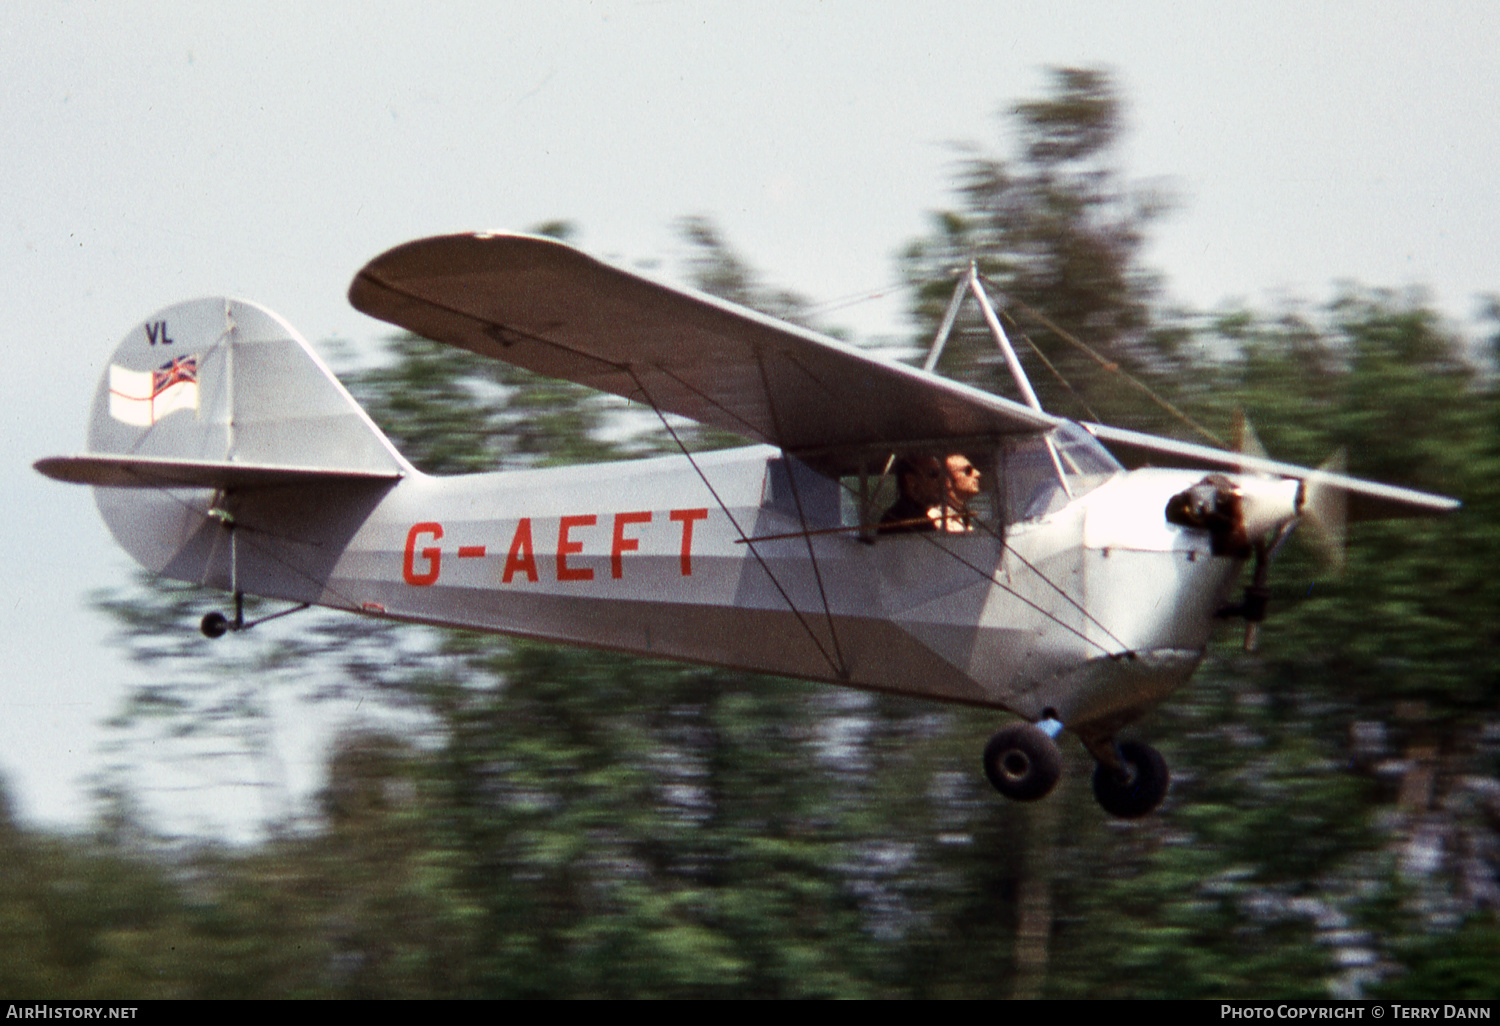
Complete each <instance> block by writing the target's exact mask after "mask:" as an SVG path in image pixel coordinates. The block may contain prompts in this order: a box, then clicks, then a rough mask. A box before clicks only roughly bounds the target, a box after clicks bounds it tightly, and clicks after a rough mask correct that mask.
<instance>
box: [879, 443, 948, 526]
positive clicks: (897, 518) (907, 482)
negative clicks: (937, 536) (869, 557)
mask: <svg viewBox="0 0 1500 1026" xmlns="http://www.w3.org/2000/svg"><path fill="white" fill-rule="evenodd" d="M893 472H894V473H895V475H896V490H897V491H898V492H899V493H900V498H898V499H897V500H896V501H895V503H894V504H893V505H892V506H891V508H890V509H888V510H886V511H885V516H883V517H881V518H880V528H879V530H880V533H881V534H905V533H908V532H913V531H936V530H937V517H938V514H939V513H940V512H941V506H942V503H943V492H944V489H945V487H946V486H945V484H944V479H945V478H946V477H947V474H946V473H945V471H944V468H943V464H941V463H940V462H938V458H937V457H936V456H910V457H902V458H901V459H899V460H897V461H896V466H895V467H894V470H893Z"/></svg>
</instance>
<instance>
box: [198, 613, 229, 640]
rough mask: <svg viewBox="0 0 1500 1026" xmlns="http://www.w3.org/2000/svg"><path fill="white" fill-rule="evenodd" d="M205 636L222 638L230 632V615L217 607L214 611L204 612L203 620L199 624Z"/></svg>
mask: <svg viewBox="0 0 1500 1026" xmlns="http://www.w3.org/2000/svg"><path fill="white" fill-rule="evenodd" d="M198 629H199V630H201V631H202V632H203V636H204V637H205V638H222V637H223V636H224V635H225V634H227V633H228V632H229V617H227V616H225V615H224V614H223V613H221V612H219V611H218V610H217V609H216V610H214V611H213V612H212V613H204V614H203V622H202V623H200V624H199V625H198Z"/></svg>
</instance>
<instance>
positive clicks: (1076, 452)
mask: <svg viewBox="0 0 1500 1026" xmlns="http://www.w3.org/2000/svg"><path fill="white" fill-rule="evenodd" d="M1049 442H1050V443H1051V444H1050V445H1049V444H1048V443H1049ZM1124 469H1125V468H1124V467H1122V466H1121V465H1120V464H1119V462H1118V461H1117V460H1116V459H1115V458H1114V457H1113V456H1111V455H1110V454H1109V451H1108V450H1107V449H1105V448H1104V446H1102V445H1100V444H1099V442H1098V441H1097V440H1096V439H1095V438H1094V436H1093V435H1091V434H1089V433H1088V432H1087V431H1085V430H1084V429H1083V428H1081V427H1079V426H1078V425H1077V424H1074V423H1072V422H1070V421H1065V422H1064V423H1062V424H1059V425H1058V426H1057V427H1056V428H1054V429H1053V431H1052V432H1051V433H1050V434H1048V435H1045V436H1041V437H1038V436H1035V435H1033V436H1031V437H1027V438H1020V439H1015V440H1013V441H1011V442H1010V443H1008V444H1007V445H1006V447H1005V479H1004V488H1005V512H1006V519H1007V520H1009V521H1011V522H1012V523H1014V522H1015V521H1018V520H1033V519H1035V518H1037V517H1044V516H1046V515H1047V514H1049V513H1053V512H1055V511H1057V510H1059V509H1061V508H1062V507H1063V506H1064V505H1066V504H1067V503H1068V501H1069V500H1070V499H1076V498H1078V497H1079V496H1081V495H1086V494H1087V493H1089V492H1091V491H1093V490H1094V489H1095V488H1098V487H1099V486H1100V485H1101V484H1103V483H1104V482H1105V481H1107V480H1109V479H1110V478H1111V477H1113V476H1114V475H1115V474H1118V473H1120V472H1121V471H1123V470H1124ZM1058 471H1061V472H1062V478H1059V477H1058ZM1064 480H1066V485H1065V484H1064Z"/></svg>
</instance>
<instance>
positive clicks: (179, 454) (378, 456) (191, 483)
mask: <svg viewBox="0 0 1500 1026" xmlns="http://www.w3.org/2000/svg"><path fill="white" fill-rule="evenodd" d="M36 466H37V469H38V470H40V471H41V472H42V473H44V474H46V475H47V476H49V477H53V478H57V479H59V480H63V481H73V482H77V483H80V484H90V485H94V486H95V489H96V490H95V497H96V499H97V501H98V504H99V510H100V513H101V514H103V516H104V520H105V522H106V523H107V524H108V525H109V528H110V531H111V532H112V533H113V534H114V536H115V538H116V540H117V541H119V543H120V544H121V545H122V546H123V547H124V548H125V549H126V551H128V552H130V554H131V555H132V556H134V557H135V558H136V559H137V560H138V561H139V562H140V563H141V564H142V565H144V566H146V567H147V568H148V569H150V570H153V571H156V572H158V573H164V574H166V575H167V576H172V577H178V578H179V579H183V580H199V581H201V582H203V583H210V584H219V586H223V584H222V583H220V582H219V581H218V578H219V577H221V576H223V574H222V573H220V572H218V570H216V569H215V567H216V566H218V565H219V564H220V563H221V561H220V560H218V559H216V558H215V557H214V555H213V552H212V551H211V550H213V549H215V548H217V547H218V546H217V531H219V530H221V529H222V521H223V519H224V517H225V516H226V515H227V511H228V510H229V508H230V507H234V506H240V505H243V504H244V503H246V502H252V503H253V502H257V501H258V502H259V505H260V506H265V505H266V504H267V501H268V500H266V499H264V498H263V499H262V500H255V499H254V498H253V496H255V495H256V494H259V493H264V492H265V490H267V489H275V490H284V489H281V488H280V486H287V485H307V484H315V483H322V484H324V485H329V486H351V485H352V486H355V487H360V486H370V485H372V484H373V485H380V484H382V483H383V484H384V485H389V484H390V483H392V482H394V481H395V480H397V479H399V478H401V477H403V476H405V475H406V474H408V473H410V472H411V471H412V468H411V466H410V464H408V463H407V462H406V460H405V459H403V458H402V457H401V455H400V453H398V452H397V451H396V450H395V448H394V447H393V446H392V445H391V443H390V442H389V441H388V440H387V439H386V437H385V435H383V434H382V433H381V432H380V429H379V428H377V427H376V426H375V424H374V422H373V421H371V420H370V418H369V417H368V416H367V415H366V414H365V412H364V411H363V410H361V409H360V408H359V405H358V404H357V403H356V402H355V401H354V398H353V397H352V396H350V395H349V393H348V391H346V390H345V388H344V386H343V385H341V384H339V382H338V380H337V379H336V378H334V376H333V374H332V373H331V372H330V371H329V370H328V368H327V367H326V366H325V365H324V364H323V362H322V361H321V360H319V359H318V357H317V355H316V354H315V353H314V352H313V351H312V349H311V348H310V347H309V346H308V344H307V342H306V341H305V340H304V339H303V338H302V336H301V335H299V334H298V333H297V332H296V331H295V330H294V329H293V328H292V327H291V326H290V325H289V324H287V323H286V322H285V321H283V320H282V319H281V318H280V317H278V316H276V315H275V314H274V313H272V312H271V311H269V310H267V309H265V308H264V307H262V306H258V305H257V304H255V303H250V302H247V301H245V300H239V299H224V298H211V299H197V300H192V301H189V302H186V303H179V304H177V305H175V306H171V307H168V308H167V309H165V310H162V311H160V312H158V313H155V314H153V315H152V316H151V317H149V318H147V319H146V320H145V321H143V322H142V323H141V324H138V325H136V326H135V327H134V328H132V329H131V330H130V332H129V333H127V334H126V336H125V338H124V339H123V340H122V341H121V342H120V344H119V346H118V347H117V348H116V349H115V352H114V355H113V356H111V357H110V362H109V367H108V369H107V370H106V371H105V374H104V378H103V380H102V381H100V383H99V389H98V391H97V393H96V394H95V397H94V406H93V416H92V419H91V420H90V423H89V436H88V454H87V455H83V456H71V457H57V458H53V459H46V460H42V461H40V462H38V463H37V465H36ZM189 490H192V491H189ZM209 490H211V491H209ZM324 490H325V491H326V490H328V489H324ZM333 490H335V491H340V490H346V489H345V488H334V489H333ZM309 501H310V502H311V503H312V504H313V505H317V504H318V503H317V501H316V499H315V497H311V496H310V495H309V494H308V493H306V492H305V491H304V496H303V504H306V503H307V502H309ZM277 504H281V505H284V504H285V502H284V500H282V501H280V502H279V503H277ZM231 576H232V574H231Z"/></svg>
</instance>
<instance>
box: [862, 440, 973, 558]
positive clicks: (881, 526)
mask: <svg viewBox="0 0 1500 1026" xmlns="http://www.w3.org/2000/svg"><path fill="white" fill-rule="evenodd" d="M997 465H998V464H997V461H996V459H995V452H994V449H993V447H992V446H991V445H986V444H983V443H970V444H968V445H964V446H963V447H962V448H955V449H953V450H949V451H943V452H936V453H934V452H906V453H897V454H888V455H887V456H886V457H884V458H883V459H882V461H881V462H879V463H876V464H874V465H872V466H871V467H869V468H867V470H866V472H865V475H864V476H863V478H861V477H860V476H858V475H849V476H846V477H844V478H843V479H842V481H841V485H842V492H843V509H842V514H841V519H842V521H843V524H844V526H846V527H863V528H864V529H866V530H867V531H873V532H876V533H879V534H882V535H885V534H889V535H897V534H906V533H916V532H918V531H927V530H934V531H938V532H942V533H947V534H970V533H983V534H993V533H995V531H996V529H997V528H998V527H999V519H998V517H997V516H996V514H995V511H996V509H998V508H999V502H998V499H999V496H998V493H997V491H996V487H995V486H996V480H997V478H996V474H995V469H996V467H997ZM903 467H904V468H906V469H907V470H908V472H911V471H912V470H913V468H916V469H917V471H921V470H930V471H931V473H932V475H933V476H932V478H931V479H930V480H924V481H920V482H917V486H918V488H919V489H922V490H921V491H920V492H919V494H917V495H913V496H911V497H910V500H911V501H902V499H903V496H902V492H901V482H900V480H899V477H900V473H899V472H900V469H901V468H903ZM909 483H910V482H909ZM924 486H925V487H924ZM893 517H894V518H895V519H894V520H893V519H892V518H893ZM923 517H927V518H929V519H930V521H931V523H932V527H931V528H927V527H923V526H920V525H918V524H915V523H912V521H917V520H920V519H921V518H923Z"/></svg>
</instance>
